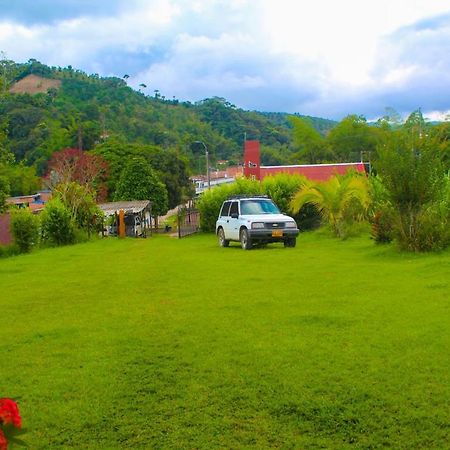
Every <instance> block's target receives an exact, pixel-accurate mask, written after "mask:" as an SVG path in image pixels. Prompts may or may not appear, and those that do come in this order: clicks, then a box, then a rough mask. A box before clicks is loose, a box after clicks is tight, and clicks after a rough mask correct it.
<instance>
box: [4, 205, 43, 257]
mask: <svg viewBox="0 0 450 450" xmlns="http://www.w3.org/2000/svg"><path fill="white" fill-rule="evenodd" d="M11 231H12V234H13V236H14V242H15V243H16V244H17V247H18V248H19V250H20V252H22V253H28V252H30V251H31V249H32V248H33V247H34V246H36V245H37V244H38V243H39V231H40V220H39V216H36V215H34V214H33V213H32V212H31V211H30V210H29V209H28V208H26V209H18V210H15V211H14V212H13V215H12V217H11Z"/></svg>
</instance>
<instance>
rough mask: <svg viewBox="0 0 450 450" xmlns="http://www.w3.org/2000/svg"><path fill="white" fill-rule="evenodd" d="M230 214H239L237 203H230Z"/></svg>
mask: <svg viewBox="0 0 450 450" xmlns="http://www.w3.org/2000/svg"><path fill="white" fill-rule="evenodd" d="M231 214H239V209H238V202H233V203H231V208H230V216H231Z"/></svg>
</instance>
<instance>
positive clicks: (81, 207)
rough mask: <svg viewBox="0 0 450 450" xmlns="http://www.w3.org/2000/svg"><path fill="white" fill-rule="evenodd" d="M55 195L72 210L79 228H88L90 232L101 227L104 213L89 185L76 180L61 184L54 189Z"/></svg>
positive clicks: (73, 218) (74, 220)
mask: <svg viewBox="0 0 450 450" xmlns="http://www.w3.org/2000/svg"><path fill="white" fill-rule="evenodd" d="M53 197H54V198H56V199H59V200H60V201H61V203H62V204H63V205H64V206H65V207H66V208H67V209H68V210H69V211H70V216H71V218H72V220H73V222H74V223H75V224H76V225H77V226H78V228H80V229H84V230H87V232H88V233H90V231H91V230H92V229H96V228H99V224H100V223H101V222H102V217H103V213H102V211H101V210H100V208H99V207H98V206H97V204H96V202H95V192H93V191H91V190H90V189H89V187H88V186H87V185H80V184H78V183H76V182H74V181H72V182H69V183H62V184H59V185H58V186H56V187H55V188H54V189H53ZM99 231H100V230H99Z"/></svg>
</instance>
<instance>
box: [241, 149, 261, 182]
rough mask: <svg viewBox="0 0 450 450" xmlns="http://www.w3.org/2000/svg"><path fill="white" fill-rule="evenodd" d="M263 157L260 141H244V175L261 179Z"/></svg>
mask: <svg viewBox="0 0 450 450" xmlns="http://www.w3.org/2000/svg"><path fill="white" fill-rule="evenodd" d="M260 168H261V159H260V151H259V141H245V142H244V176H246V177H247V178H252V179H256V180H260V179H261V169H260Z"/></svg>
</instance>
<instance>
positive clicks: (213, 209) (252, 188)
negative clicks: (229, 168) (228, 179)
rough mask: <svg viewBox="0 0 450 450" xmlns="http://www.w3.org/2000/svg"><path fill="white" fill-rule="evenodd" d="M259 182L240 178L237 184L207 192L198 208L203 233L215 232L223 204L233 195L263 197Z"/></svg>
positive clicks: (201, 198) (200, 200)
mask: <svg viewBox="0 0 450 450" xmlns="http://www.w3.org/2000/svg"><path fill="white" fill-rule="evenodd" d="M261 192H262V191H261V184H260V183H259V181H255V180H249V179H247V178H238V179H237V180H236V182H235V183H230V184H225V185H222V186H218V187H215V188H214V189H211V190H208V191H205V192H204V193H203V194H202V196H201V197H200V199H199V201H198V203H197V207H198V209H199V211H200V228H201V229H202V231H214V230H215V227H216V220H217V217H218V215H219V212H220V207H221V206H222V203H223V202H224V201H225V200H226V199H227V198H228V197H230V196H231V195H239V194H249V195H261Z"/></svg>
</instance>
